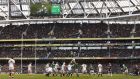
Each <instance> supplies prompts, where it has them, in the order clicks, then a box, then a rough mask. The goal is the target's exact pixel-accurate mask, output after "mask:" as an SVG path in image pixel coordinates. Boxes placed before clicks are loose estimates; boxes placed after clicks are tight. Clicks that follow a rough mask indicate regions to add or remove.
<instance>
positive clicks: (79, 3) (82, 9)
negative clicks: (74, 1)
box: [79, 1, 86, 18]
mask: <svg viewBox="0 0 140 79" xmlns="http://www.w3.org/2000/svg"><path fill="white" fill-rule="evenodd" d="M79 4H80V6H81V8H82V10H83V12H84V18H85V17H86V11H85V8H84V7H83V5H82V2H81V1H79Z"/></svg>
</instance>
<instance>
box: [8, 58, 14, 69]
mask: <svg viewBox="0 0 140 79" xmlns="http://www.w3.org/2000/svg"><path fill="white" fill-rule="evenodd" d="M8 64H9V70H13V69H14V64H15V60H14V59H9V61H8Z"/></svg>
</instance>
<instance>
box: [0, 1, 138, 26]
mask: <svg viewBox="0 0 140 79" xmlns="http://www.w3.org/2000/svg"><path fill="white" fill-rule="evenodd" d="M38 1H46V0H1V1H0V6H4V7H5V6H8V7H6V9H4V8H2V7H0V16H1V17H0V19H1V21H0V23H9V22H21V21H23V22H28V21H30V22H56V21H59V22H60V21H61V22H65V21H68V22H70V21H87V22H90V21H101V20H106V21H110V20H111V21H112V20H113V21H138V22H139V20H140V19H139V16H140V13H139V11H140V1H139V0H135V2H134V1H133V0H62V1H61V3H60V4H61V9H62V10H61V15H60V16H61V17H57V18H54V17H51V18H50V17H49V16H48V17H47V16H46V17H41V19H40V18H39V19H30V3H36V2H38ZM122 1H125V2H126V3H129V5H127V6H122V4H120V3H122ZM124 4H125V3H124ZM23 6H26V8H27V7H28V9H24V7H23ZM125 9H127V10H125ZM13 16H14V17H13ZM15 17H16V18H15ZM17 17H18V19H17ZM15 19H16V20H15ZM136 23H137V22H136Z"/></svg>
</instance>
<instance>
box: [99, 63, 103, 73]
mask: <svg viewBox="0 0 140 79" xmlns="http://www.w3.org/2000/svg"><path fill="white" fill-rule="evenodd" d="M98 69H99V72H102V70H103V66H102V64H98Z"/></svg>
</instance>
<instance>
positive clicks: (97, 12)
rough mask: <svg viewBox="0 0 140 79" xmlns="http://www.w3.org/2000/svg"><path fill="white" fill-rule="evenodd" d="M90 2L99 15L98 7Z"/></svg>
mask: <svg viewBox="0 0 140 79" xmlns="http://www.w3.org/2000/svg"><path fill="white" fill-rule="evenodd" d="M90 4H91V5H92V6H93V7H94V9H95V11H96V12H97V13H98V14H99V15H100V13H99V11H98V9H97V8H96V6H95V5H94V4H93V3H90Z"/></svg>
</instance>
